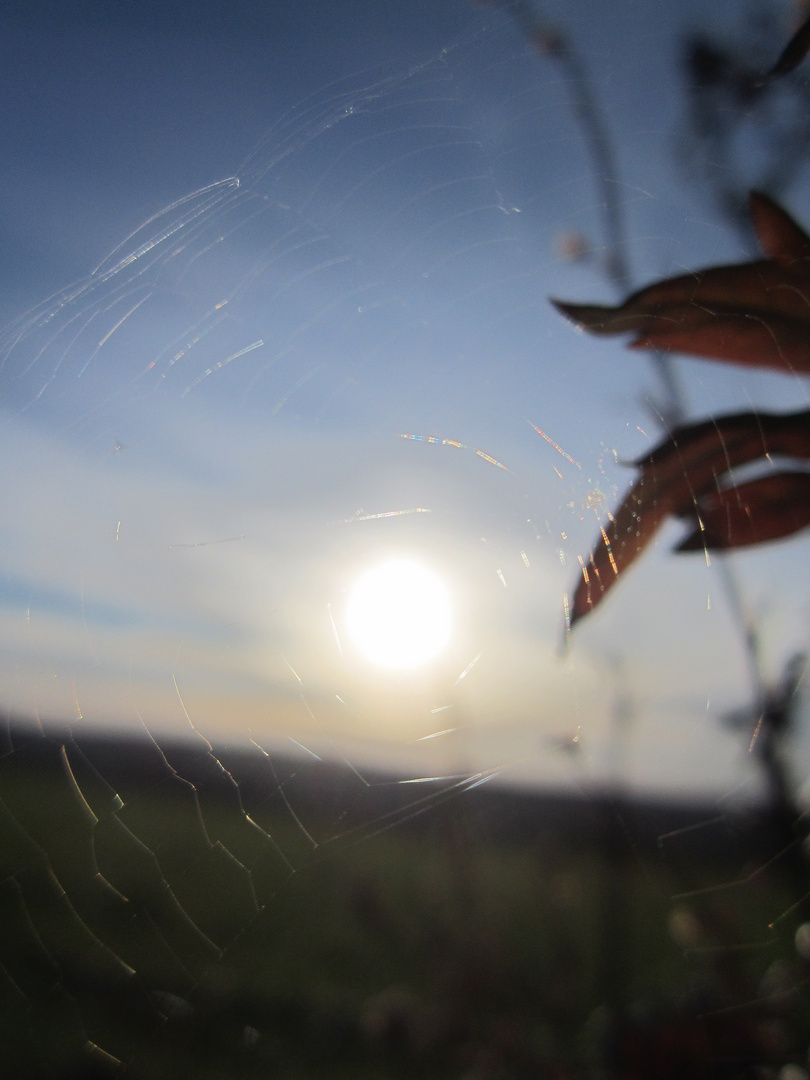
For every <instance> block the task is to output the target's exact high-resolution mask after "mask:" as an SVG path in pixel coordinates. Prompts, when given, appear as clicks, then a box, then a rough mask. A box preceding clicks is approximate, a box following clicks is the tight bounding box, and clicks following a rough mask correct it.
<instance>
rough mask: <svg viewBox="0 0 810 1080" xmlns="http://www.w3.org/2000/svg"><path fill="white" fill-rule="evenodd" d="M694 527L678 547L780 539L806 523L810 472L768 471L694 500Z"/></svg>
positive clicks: (739, 544)
mask: <svg viewBox="0 0 810 1080" xmlns="http://www.w3.org/2000/svg"><path fill="white" fill-rule="evenodd" d="M697 515H698V522H699V525H698V528H696V529H695V530H694V531H693V532H691V533H690V534H689V536H687V537H686V539H685V540H683V541H682V542H681V543H680V544H679V545H678V548H677V550H678V551H704V550H705V551H714V550H718V549H729V548H739V547H747V546H748V545H750V544H761V543H763V542H764V541H766V540H781V539H782V537H785V536H791V535H792V534H793V533H796V532H799V530H800V529H803V528H805V527H806V526H807V525H810V473H808V472H796V471H784V472H774V473H769V474H768V475H767V476H761V477H758V478H757V479H756V480H750V481H749V482H748V483H745V484H740V485H739V486H736V487H730V488H724V489H722V490H719V491H710V492H707V493H706V494H705V495H703V496H701V497H700V498H699V499H698V500H697Z"/></svg>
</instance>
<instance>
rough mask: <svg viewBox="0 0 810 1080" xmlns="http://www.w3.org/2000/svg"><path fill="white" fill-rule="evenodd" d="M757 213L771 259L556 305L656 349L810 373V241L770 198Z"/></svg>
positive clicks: (588, 325)
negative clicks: (621, 296) (603, 300)
mask: <svg viewBox="0 0 810 1080" xmlns="http://www.w3.org/2000/svg"><path fill="white" fill-rule="evenodd" d="M751 216H752V221H753V223H754V227H755V229H756V232H757V237H758V239H759V242H760V245H761V247H762V249H763V251H764V252H765V254H766V255H767V256H768V257H767V258H765V259H759V260H756V261H754V262H749V263H740V264H737V265H733V266H715V267H709V268H707V269H704V270H699V271H696V272H695V273H692V274H684V275H681V276H679V277H675V278H668V279H666V280H664V281H660V282H657V283H656V284H654V285H650V286H648V287H647V288H645V289H641V290H640V291H639V292H636V293H633V294H632V295H631V296H629V297H628V298H627V300H625V302H624V303H623V304H621V305H620V306H618V307H603V306H599V305H594V304H569V303H564V302H561V301H557V300H553V301H552V303H554V304H555V306H556V307H557V308H558V310H559V311H561V312H562V313H563V314H564V315H566V316H567V317H568V318H570V319H572V320H573V321H574V322H576V323H578V324H579V325H580V326H581V327H583V328H584V329H586V330H590V331H591V333H594V334H624V333H633V334H635V335H636V336H635V340H634V341H633V343H632V344H633V347H634V348H658V349H666V350H670V351H675V352H685V353H690V354H692V355H695V356H704V357H709V358H711V359H714V360H726V361H730V362H732V363H735V364H742V365H749V366H754V367H766V368H772V369H774V370H776V371H783V372H801V373H803V374H810V238H808V236H807V235H806V233H805V232H804V231H803V230H802V229H801V228H799V226H798V225H797V224H796V223H795V222H794V221H793V219H792V218H791V217H790V216H789V215H788V214H787V213H786V212H785V211H784V210H783V209H782V208H781V207H780V206H778V205H777V204H776V203H774V202H773V201H772V200H771V199H769V198H767V196H765V195H761V194H758V193H753V194H752V195H751Z"/></svg>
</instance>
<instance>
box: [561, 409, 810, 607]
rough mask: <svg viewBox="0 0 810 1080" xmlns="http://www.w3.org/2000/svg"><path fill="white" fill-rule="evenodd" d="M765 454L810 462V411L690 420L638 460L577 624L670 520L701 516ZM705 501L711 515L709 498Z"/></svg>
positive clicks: (585, 585)
mask: <svg viewBox="0 0 810 1080" xmlns="http://www.w3.org/2000/svg"><path fill="white" fill-rule="evenodd" d="M765 455H780V456H792V457H798V458H804V459H807V460H810V410H808V411H806V412H800V413H792V414H790V415H787V416H780V415H778V414H773V413H736V414H733V415H730V416H724V417H719V418H718V419H717V420H707V421H704V422H702V423H699V424H690V425H686V426H684V427H681V428H678V429H677V430H676V431H675V432H673V434H672V436H671V437H670V438H668V439H666V440H665V441H664V442H662V443H660V444H659V445H658V446H657V447H656V448H655V449H654V450H653V451H652V452H651V453H650V454H648V455H646V456H645V457H643V458H641V459H640V460H639V461H637V462H636V466H637V467H638V468H639V469H640V470H641V472H640V476H639V478H638V479H637V481H636V482H635V484H634V485H633V487H632V488H631V489H630V491H629V492H628V494H627V495H626V496H625V499H624V501H623V503H622V504H621V506H620V507H619V509H618V511H617V512H616V515H615V517H613V518H612V520H611V522H610V525H609V527H608V528H606V529H603V530H602V535H601V538H600V541H599V542H598V543H597V545H596V547H595V548H594V550H593V553H592V554H591V556H590V559H589V561H588V564H587V565H586V566H584V567H583V575H582V580H581V581H580V583H579V585H578V586H577V589H576V591H575V593H574V598H573V601H572V604H571V624H572V625H573V623H574V622H575V621H576V620H577V619H580V618H582V616H583V615H586V614H587V613H588V612H589V611H590V610H591V609H592V608H593V607H595V606H596V604H597V603H598V602H599V601H600V600H601V599H602V598H603V596H604V595H605V593H606V592H607V591H608V589H609V588H610V587H611V585H613V583H614V582H615V581H616V579H617V578H618V577H619V575H620V574H622V573H623V572H624V571H626V570H627V569H628V567H629V566H631V565H632V563H633V562H635V560H636V559H637V558H638V557H639V555H641V553H642V552H643V551H644V549H645V548H646V547H647V546H648V544H649V543H650V542H651V540H652V539H653V538H654V536H655V534H656V533H657V531H658V529H659V528H660V527H661V525H662V524H663V523H664V521H665V520H666V518H668V517H671V516H677V517H685V516H688V515H695V514H700V513H701V506H702V503H701V500H704V502H705V500H706V499H707V498H708V495H707V493H712V492H714V493H717V492H718V491H720V490H721V487H722V485H721V480H722V478H723V477H724V476H726V475H727V474H728V473H729V470H731V469H733V468H735V467H738V466H740V465H744V464H746V463H748V462H750V461H756V460H758V459H760V458H762V457H764V456H765ZM763 497H764V496H763ZM706 506H707V509H708V510H709V511H710V512H711V510H712V504H711V501H710V500H709V501H708V502H707V503H706ZM718 512H719V510H718ZM774 513H775V511H774ZM762 527H763V529H765V526H762ZM801 527H802V526H801V525H799V526H797V528H801ZM773 528H776V526H775V525H774V526H773ZM749 530H750V524H749ZM765 531H767V530H765ZM735 535H737V534H735ZM776 535H787V532H782V533H778V532H775V533H774V534H773V537H771V536H766V535H764V533H763V536H762V539H770V538H775V536H776ZM701 546H702V545H701Z"/></svg>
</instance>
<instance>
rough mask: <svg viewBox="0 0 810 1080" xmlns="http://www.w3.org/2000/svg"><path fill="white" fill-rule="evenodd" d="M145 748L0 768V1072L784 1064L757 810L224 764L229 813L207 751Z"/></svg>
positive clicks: (801, 1057)
mask: <svg viewBox="0 0 810 1080" xmlns="http://www.w3.org/2000/svg"><path fill="white" fill-rule="evenodd" d="M116 755H117V756H116ZM169 756H170V757H171V755H169ZM147 758H148V761H147ZM147 758H144V759H143V760H141V759H140V758H138V757H137V755H134V754H133V751H132V748H126V747H123V746H121V747H118V748H117V749H116V748H115V747H114V746H113V747H110V746H107V747H106V748H105V747H102V748H101V749H99V748H98V747H97V746H96V745H95V744H93V743H92V742H90V743H87V742H84V743H82V745H81V746H79V745H78V743H77V742H76V741H73V740H68V741H67V742H65V743H64V749H63V744H62V743H61V742H60V741H59V740H40V741H38V742H37V741H36V740H35V741H33V742H30V741H29V742H25V743H21V742H20V741H19V740H18V741H17V743H16V744H15V745H14V746H13V748H11V749H10V750H9V752H7V753H6V754H5V755H3V756H2V757H1V758H0V798H2V804H0V828H2V842H1V844H0V851H2V857H3V871H4V872H3V875H2V878H3V881H2V886H0V905H1V906H0V963H2V968H0V972H2V974H3V981H2V984H0V985H2V993H3V1007H2V1012H1V1013H0V1015H2V1021H3V1024H4V1027H5V1030H4V1032H3V1055H4V1059H5V1061H6V1062H8V1063H9V1066H10V1067H9V1068H8V1070H7V1071H6V1072H4V1073H3V1075H9V1076H20V1077H22V1076H31V1077H34V1076H43V1077H45V1076H57V1077H60V1078H61V1077H68V1076H75V1077H85V1076H96V1075H98V1076H113V1075H126V1076H132V1077H136V1078H141V1077H143V1078H150V1080H151V1078H155V1080H157V1078H163V1077H166V1078H168V1077H179V1076H183V1077H185V1076H193V1077H205V1078H207V1077H212V1078H213V1077H266V1076H284V1077H321V1076H322V1077H331V1078H334V1077H343V1076H345V1077H349V1076H351V1077H360V1078H362V1077H368V1078H372V1077H411V1076H419V1077H434V1076H435V1077H467V1078H481V1080H484V1078H493V1080H494V1078H496V1077H524V1076H526V1077H528V1076H554V1077H568V1076H570V1077H575V1076H576V1077H579V1076H583V1077H586V1076H587V1077H590V1076H594V1077H596V1076H623V1077H625V1076H626V1077H631V1076H659V1075H660V1076H724V1077H725V1076H753V1075H757V1076H759V1075H762V1076H767V1075H770V1074H769V1073H768V1072H767V1070H768V1069H769V1068H770V1069H771V1070H777V1071H778V1069H779V1068H780V1067H781V1066H783V1065H784V1064H786V1063H789V1062H793V1063H796V1064H800V1063H806V1058H807V1045H808V1036H810V1023H808V1008H807V1006H808V996H807V993H806V990H805V986H804V982H805V980H806V979H807V977H808V971H807V970H806V967H807V965H806V962H805V961H803V960H802V959H801V958H800V957H798V956H797V954H796V950H795V947H794V940H793V939H794V934H795V930H796V927H797V925H798V924H799V922H800V921H801V919H802V914H801V912H800V909H798V908H796V909H793V905H794V903H795V900H796V899H798V898H797V897H795V895H794V890H793V886H791V884H790V883H789V882H788V880H787V879H786V876H785V874H784V873H783V872H782V871H783V867H782V860H779V859H777V860H776V861H775V862H773V863H772V864H770V865H767V866H766V865H765V864H766V863H767V860H768V856H769V851H768V838H767V833H766V832H763V830H762V829H761V828H757V827H755V824H756V823H755V822H754V820H753V819H748V818H741V817H739V816H732V815H731V814H729V813H724V814H720V815H718V814H717V813H716V811H715V813H714V816H713V817H711V818H709V817H707V814H708V812H709V810H708V809H701V808H683V807H681V808H678V807H674V806H673V807H667V806H665V805H657V806H653V805H652V804H649V805H646V806H640V805H637V804H630V803H627V802H625V801H622V800H620V799H617V798H615V797H614V798H613V799H610V800H608V799H603V800H601V801H597V802H592V803H585V802H583V801H576V800H566V799H563V798H556V799H553V798H551V797H541V796H534V797H529V796H525V795H519V794H510V793H508V792H499V791H498V790H497V789H495V788H494V787H492V786H488V787H483V788H476V789H475V790H470V791H465V790H464V788H463V785H462V786H461V787H460V788H458V789H457V790H456V791H454V792H451V793H450V795H449V797H447V798H443V797H439V796H440V795H441V792H442V791H444V788H446V787H447V786H448V785H446V784H445V785H444V788H442V787H441V786H440V785H434V786H433V789H432V790H428V789H427V788H426V789H425V790H424V791H423V790H420V791H419V793H418V794H417V793H416V792H415V790H414V787H413V786H409V785H401V784H396V783H385V782H383V781H379V782H378V783H375V784H374V785H371V786H370V787H368V790H365V789H355V788H353V787H352V786H351V785H349V786H346V785H347V782H346V780H345V778H340V779H337V777H338V773H337V772H335V771H334V770H332V771H330V770H329V769H328V768H326V767H324V768H323V769H321V770H320V771H317V770H316V771H315V773H312V772H311V771H310V772H307V773H305V775H303V776H302V775H301V770H300V769H298V767H297V766H295V765H290V764H289V763H285V762H280V763H278V768H277V773H276V779H277V781H278V782H277V784H276V787H275V789H273V787H272V785H270V786H268V785H266V784H264V782H263V779H262V777H261V776H254V775H251V774H250V768H249V767H248V765H247V763H242V766H243V768H244V775H243V776H242V777H239V776H238V775H237V773H238V769H237V768H236V766H238V765H239V764H240V763H239V762H238V761H236V760H235V761H233V762H230V763H229V766H228V767H229V768H230V769H231V772H232V773H233V776H234V778H235V779H237V780H239V782H240V786H239V792H240V793H241V797H242V805H241V806H240V804H239V800H238V797H237V789H236V787H235V785H234V783H233V781H231V780H230V779H229V778H228V777H227V776H226V774H224V773H222V770H221V769H219V768H218V766H217V767H216V768H213V769H211V768H210V767H209V766H211V764H212V763H213V759H211V758H210V757H209V758H208V760H207V761H203V760H202V759H201V758H199V757H198V758H197V759H195V760H192V759H189V758H183V755H182V753H181V752H180V751H178V758H177V760H178V761H179V760H181V759H182V764H183V772H182V775H183V776H184V777H187V776H189V775H191V774H193V773H195V770H196V774H195V775H196V779H195V782H194V786H192V784H191V783H189V782H188V779H181V778H180V777H179V776H178V775H177V774H176V773H173V772H172V771H171V770H170V769H169V768H168V766H167V764H166V762H165V761H164V760H162V759H161V760H160V761H158V757H156V756H154V755H153V757H152V758H149V757H148V755H147ZM222 760H223V761H225V760H226V758H225V757H224V756H223V757H222ZM175 768H177V765H175ZM297 769H298V771H296V770H297ZM206 770H207V772H206ZM113 781H114V783H113ZM116 794H117V795H118V797H116ZM245 811H247V812H249V814H250V820H249V819H248V818H247V817H246V816H245ZM667 823H670V825H671V829H670V828H668V827H667ZM94 1048H98V1049H94ZM755 1069H759V1070H760V1071H759V1072H755V1071H752V1070H755ZM763 1069H764V1070H765V1072H763V1071H762V1070H763ZM772 1074H773V1075H776V1073H772Z"/></svg>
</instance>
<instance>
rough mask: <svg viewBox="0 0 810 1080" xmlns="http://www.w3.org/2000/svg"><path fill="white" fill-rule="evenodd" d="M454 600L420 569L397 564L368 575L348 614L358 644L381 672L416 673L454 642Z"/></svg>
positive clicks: (351, 599) (401, 561)
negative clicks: (452, 601)
mask: <svg viewBox="0 0 810 1080" xmlns="http://www.w3.org/2000/svg"><path fill="white" fill-rule="evenodd" d="M450 627H451V619H450V597H449V596H448V593H447V590H446V589H445V587H444V585H442V583H441V581H440V580H439V579H438V578H437V577H436V575H435V574H433V573H431V572H430V570H426V569H425V567H423V566H420V565H419V564H418V563H414V562H408V561H406V560H404V559H397V560H393V561H391V562H386V563H383V564H382V565H380V566H377V567H375V568H374V569H373V570H369V571H367V572H366V573H365V574H364V575H363V576H362V577H361V578H360V580H359V581H358V582H357V583H356V584H355V586H354V588H353V589H352V592H351V595H350V597H349V603H348V607H347V609H346V628H347V630H348V632H349V636H350V637H351V639H352V641H353V642H354V644H355V645H356V646H357V648H358V649H359V650H360V652H362V653H363V654H364V655H365V656H366V657H367V658H368V659H369V660H372V661H373V662H374V663H375V664H379V665H380V667H384V668H391V669H399V670H402V669H405V668H414V667H418V666H419V665H420V664H424V663H425V662H426V661H428V660H431V659H432V658H433V657H434V656H437V655H438V654H439V653H440V652H441V650H442V649H443V648H444V646H445V645H446V644H447V641H448V639H449V637H450Z"/></svg>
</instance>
